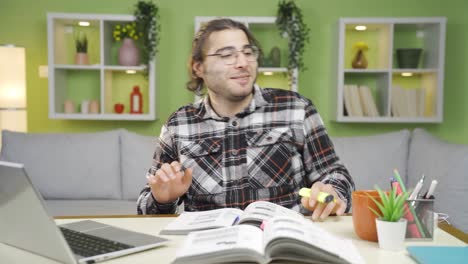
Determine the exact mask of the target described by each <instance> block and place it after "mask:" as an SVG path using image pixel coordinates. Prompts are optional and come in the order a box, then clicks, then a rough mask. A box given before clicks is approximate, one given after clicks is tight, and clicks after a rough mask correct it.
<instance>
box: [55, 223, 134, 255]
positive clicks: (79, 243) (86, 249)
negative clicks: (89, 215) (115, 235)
mask: <svg viewBox="0 0 468 264" xmlns="http://www.w3.org/2000/svg"><path fill="white" fill-rule="evenodd" d="M60 230H61V231H62V234H63V236H64V237H65V239H66V240H67V242H68V244H69V245H70V248H71V249H72V251H73V253H75V254H77V255H80V256H83V257H91V256H96V255H101V254H105V253H109V252H114V251H118V250H122V249H127V248H132V247H133V246H130V245H127V244H123V243H119V242H116V241H112V240H108V239H105V238H100V237H97V236H93V235H89V234H86V233H81V232H77V231H74V230H71V229H68V228H64V227H60Z"/></svg>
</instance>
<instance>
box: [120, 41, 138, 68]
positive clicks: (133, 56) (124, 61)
mask: <svg viewBox="0 0 468 264" xmlns="http://www.w3.org/2000/svg"><path fill="white" fill-rule="evenodd" d="M119 64H120V65H123V66H138V65H140V50H139V49H138V47H137V46H136V44H135V42H134V41H133V39H130V38H124V39H123V41H122V46H120V49H119Z"/></svg>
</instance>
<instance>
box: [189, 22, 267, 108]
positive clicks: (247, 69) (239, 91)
mask: <svg viewBox="0 0 468 264" xmlns="http://www.w3.org/2000/svg"><path fill="white" fill-rule="evenodd" d="M249 46H250V44H249V41H248V39H247V36H246V35H245V33H244V32H243V31H242V30H239V29H228V30H223V31H217V32H213V33H211V34H210V36H209V38H208V40H207V42H206V48H205V55H209V54H220V53H222V52H223V51H226V49H227V50H229V49H231V50H232V49H235V50H237V51H241V50H243V49H244V50H245V48H246V47H249ZM234 56H237V58H236V59H235V61H234V63H232V64H229V65H227V64H226V61H225V60H224V59H223V58H222V57H221V56H216V55H215V56H206V57H205V60H204V61H203V62H202V63H195V64H194V66H193V69H194V70H195V72H196V73H197V75H198V76H199V77H201V78H203V80H204V81H205V84H206V86H207V87H208V91H209V94H210V96H215V97H218V98H220V99H223V100H228V101H231V102H239V101H242V100H244V99H245V98H247V97H248V96H249V95H250V94H251V93H252V90H253V84H254V82H255V79H256V78H257V66H258V65H257V61H256V60H255V61H249V58H248V56H246V55H245V54H244V53H243V52H235V53H234Z"/></svg>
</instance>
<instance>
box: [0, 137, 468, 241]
mask: <svg viewBox="0 0 468 264" xmlns="http://www.w3.org/2000/svg"><path fill="white" fill-rule="evenodd" d="M332 140H333V142H334V144H335V148H336V151H337V153H338V155H339V156H340V158H341V159H342V161H343V163H344V164H345V165H346V167H347V168H348V169H349V171H350V173H351V175H352V176H353V178H354V180H355V183H356V189H373V188H374V185H375V184H377V185H379V186H380V187H381V188H388V186H389V178H390V177H391V176H392V174H393V169H395V168H396V169H398V170H399V172H400V174H401V176H402V178H403V180H404V181H405V183H406V185H407V186H408V187H413V186H415V184H416V182H417V181H418V180H419V178H420V177H421V175H422V174H423V173H424V174H425V176H426V181H425V187H424V190H426V189H427V186H428V183H429V182H431V181H432V179H437V181H438V182H439V184H438V186H437V189H436V192H435V197H436V200H435V205H434V206H435V211H436V212H441V213H446V214H448V215H449V216H450V217H449V219H448V220H449V221H450V223H452V224H453V225H454V226H456V227H458V228H460V229H462V230H463V231H464V232H467V231H468V206H466V205H465V206H464V201H466V200H467V198H468V182H467V177H466V176H465V175H467V171H468V146H465V145H456V144H450V143H447V142H444V141H441V140H439V139H438V138H436V137H434V136H432V135H431V134H429V133H427V132H426V131H424V130H422V129H415V130H414V131H412V132H410V131H408V130H401V131H397V132H391V133H385V134H379V135H373V136H359V137H332ZM2 141H3V144H2V152H1V155H0V159H2V160H6V161H12V162H19V163H23V164H25V167H26V170H27V172H28V174H29V175H30V177H31V179H32V181H33V183H34V184H35V186H36V187H37V188H38V190H39V191H40V192H41V194H42V195H43V197H44V198H45V200H46V203H47V206H48V208H49V210H50V212H51V213H52V214H53V215H96V214H98V215H104V214H106V215H108V214H134V213H136V199H137V197H138V193H139V191H140V190H141V188H142V187H143V186H144V184H145V182H146V179H145V173H146V171H147V169H148V167H149V166H150V164H151V158H152V155H153V152H154V149H155V147H156V143H157V139H156V138H155V137H148V136H141V135H138V134H135V133H132V132H129V131H127V130H124V129H119V130H114V131H108V132H99V133H81V134H32V133H18V132H11V131H3V140H2Z"/></svg>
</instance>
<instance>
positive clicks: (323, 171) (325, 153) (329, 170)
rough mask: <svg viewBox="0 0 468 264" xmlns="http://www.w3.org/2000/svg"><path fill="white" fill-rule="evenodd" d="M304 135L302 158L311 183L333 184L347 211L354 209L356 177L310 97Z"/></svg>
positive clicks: (306, 110)
mask: <svg viewBox="0 0 468 264" xmlns="http://www.w3.org/2000/svg"><path fill="white" fill-rule="evenodd" d="M304 136H305V138H304V139H305V142H304V150H303V162H304V168H305V171H306V175H307V179H306V180H307V181H309V182H308V184H310V186H312V184H313V183H315V182H316V181H321V182H323V183H325V184H331V185H332V186H333V187H334V188H335V190H336V192H337V194H338V196H339V197H340V198H341V199H342V200H343V201H345V202H346V212H349V211H351V193H352V191H353V190H354V189H355V186H354V181H353V179H352V178H351V175H350V174H349V172H348V170H347V169H346V167H345V166H344V165H343V164H342V163H341V161H340V159H339V157H338V156H337V154H336V152H335V149H334V147H333V143H332V142H331V139H330V137H329V136H328V133H327V131H326V129H325V126H324V124H323V121H322V118H321V117H320V115H319V113H318V112H317V110H316V108H315V106H314V105H313V104H312V102H311V101H308V102H307V105H306V108H305V117H304ZM307 181H306V182H307ZM310 186H309V187H310Z"/></svg>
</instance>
